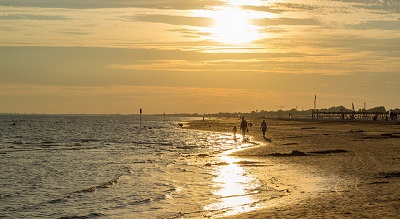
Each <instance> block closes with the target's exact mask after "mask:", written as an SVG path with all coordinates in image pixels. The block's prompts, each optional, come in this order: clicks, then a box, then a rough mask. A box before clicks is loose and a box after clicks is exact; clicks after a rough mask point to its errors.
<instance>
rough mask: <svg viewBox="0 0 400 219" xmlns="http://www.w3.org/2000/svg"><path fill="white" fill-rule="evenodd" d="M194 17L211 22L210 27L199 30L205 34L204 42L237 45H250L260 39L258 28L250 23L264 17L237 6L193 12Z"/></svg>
mask: <svg viewBox="0 0 400 219" xmlns="http://www.w3.org/2000/svg"><path fill="white" fill-rule="evenodd" d="M195 15H196V16H201V17H207V18H211V19H212V20H213V23H212V24H211V25H210V26H208V27H204V28H199V31H200V32H202V33H204V34H205V37H204V38H205V39H206V40H210V41H214V42H218V43H223V44H228V45H239V44H247V43H251V42H253V41H255V40H258V39H260V38H261V37H262V36H261V33H260V32H259V31H260V30H259V27H258V26H256V25H253V24H252V23H251V22H252V20H253V19H256V18H262V17H263V16H265V15H262V14H260V13H256V12H254V11H251V10H244V9H242V8H241V7H240V6H237V5H236V6H235V5H230V6H224V7H218V8H214V9H213V10H198V11H195Z"/></svg>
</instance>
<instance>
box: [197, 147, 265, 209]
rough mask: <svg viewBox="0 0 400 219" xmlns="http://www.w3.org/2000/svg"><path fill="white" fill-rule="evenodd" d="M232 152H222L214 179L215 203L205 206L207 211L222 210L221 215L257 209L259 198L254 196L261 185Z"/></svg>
mask: <svg viewBox="0 0 400 219" xmlns="http://www.w3.org/2000/svg"><path fill="white" fill-rule="evenodd" d="M229 153H230V152H226V153H224V154H222V156H221V157H220V158H219V159H220V164H221V165H219V166H218V167H217V168H216V169H215V174H216V175H217V177H216V178H215V179H214V180H213V187H214V191H213V193H214V195H216V196H218V198H217V200H215V202H214V203H212V204H210V205H207V206H205V207H204V209H205V210H206V211H210V212H213V211H215V212H221V214H223V215H221V216H228V215H235V214H238V213H244V212H248V211H252V210H255V209H257V208H258V207H257V205H256V203H257V202H258V200H257V199H256V198H255V197H253V195H254V194H255V193H257V191H256V188H257V187H259V182H258V181H257V179H255V178H254V177H252V176H251V175H250V174H249V173H248V172H247V171H246V170H245V169H244V168H243V167H241V166H240V164H239V161H240V160H238V159H237V158H235V157H233V156H230V155H229Z"/></svg>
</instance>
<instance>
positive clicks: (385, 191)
mask: <svg viewBox="0 0 400 219" xmlns="http://www.w3.org/2000/svg"><path fill="white" fill-rule="evenodd" d="M261 121H262V120H261V119H248V122H250V123H252V124H253V127H251V128H250V129H249V134H250V135H251V136H252V139H253V140H255V141H258V142H261V144H260V145H259V146H257V147H254V148H250V149H246V150H244V151H240V152H238V153H236V154H235V156H240V157H241V158H243V159H245V160H251V161H254V160H256V161H257V162H263V163H265V164H268V165H259V166H254V165H253V166H251V165H249V166H248V167H246V168H247V169H248V170H249V172H250V173H251V174H252V175H254V176H255V177H257V178H258V179H259V180H261V181H262V182H264V183H265V184H267V185H268V186H270V187H275V188H276V189H278V190H281V191H284V193H285V195H284V196H283V197H280V198H276V199H271V201H270V202H268V203H266V205H265V207H263V208H260V209H259V210H255V211H251V212H247V213H243V214H240V215H235V216H231V217H230V218H400V123H399V122H376V121H356V122H341V121H334V122H332V121H298V120H278V119H267V120H266V121H267V124H268V131H267V138H266V139H263V138H262V133H261V131H260V124H261ZM239 124H240V119H238V118H230V119H228V118H226V119H206V120H205V121H202V120H195V121H191V122H189V124H188V125H189V128H191V129H201V130H208V131H214V132H232V128H233V126H234V125H236V126H238V127H239ZM293 151H295V152H293Z"/></svg>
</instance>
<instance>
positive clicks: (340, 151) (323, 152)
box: [310, 149, 348, 154]
mask: <svg viewBox="0 0 400 219" xmlns="http://www.w3.org/2000/svg"><path fill="white" fill-rule="evenodd" d="M347 152H348V151H346V150H342V149H336V150H323V151H312V152H310V153H313V154H334V153H347Z"/></svg>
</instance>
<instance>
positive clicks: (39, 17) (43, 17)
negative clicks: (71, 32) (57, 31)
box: [0, 14, 68, 21]
mask: <svg viewBox="0 0 400 219" xmlns="http://www.w3.org/2000/svg"><path fill="white" fill-rule="evenodd" d="M0 20H38V21H45V20H50V21H51V20H53V21H54V20H59V21H65V20H68V18H67V17H64V16H55V15H37V14H7V15H1V16H0Z"/></svg>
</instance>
